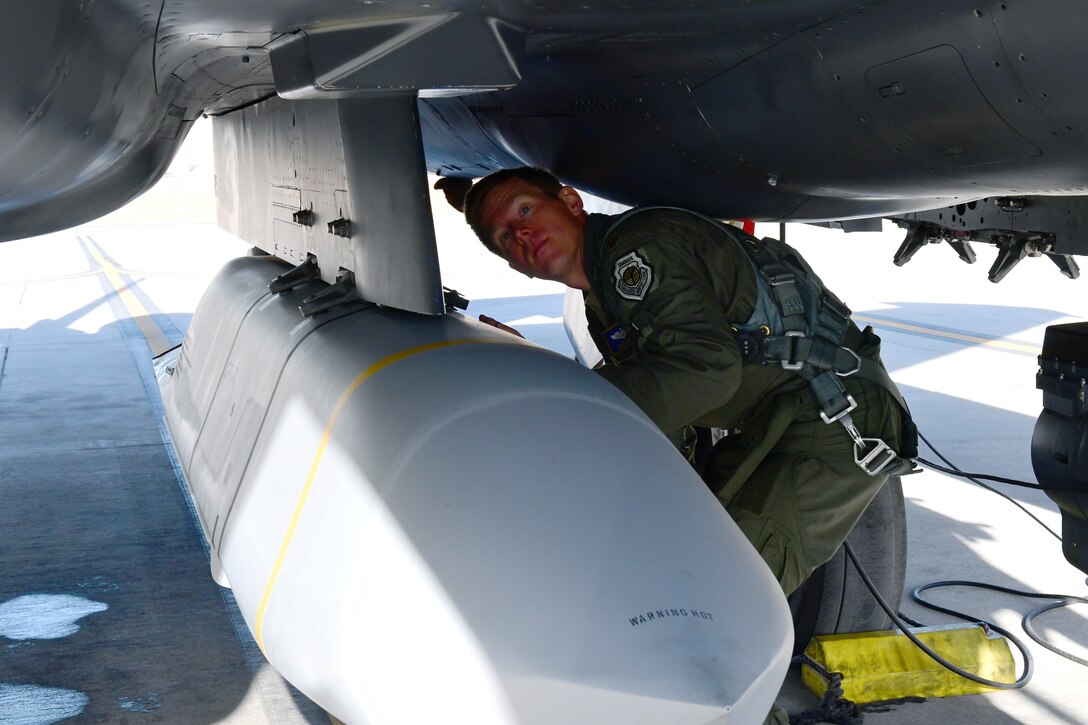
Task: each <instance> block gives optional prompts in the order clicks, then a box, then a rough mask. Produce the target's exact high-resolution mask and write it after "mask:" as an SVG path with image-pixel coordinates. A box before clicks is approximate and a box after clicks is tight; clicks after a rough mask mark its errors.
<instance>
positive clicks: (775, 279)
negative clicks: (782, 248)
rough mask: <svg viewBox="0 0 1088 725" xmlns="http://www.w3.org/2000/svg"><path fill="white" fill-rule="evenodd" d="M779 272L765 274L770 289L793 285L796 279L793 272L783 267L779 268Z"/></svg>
mask: <svg viewBox="0 0 1088 725" xmlns="http://www.w3.org/2000/svg"><path fill="white" fill-rule="evenodd" d="M779 268H780V269H781V270H782V271H781V272H770V273H768V274H767V281H768V282H770V283H771V286H772V287H781V286H782V285H784V284H793V283H794V282H796V281H797V278H796V277H794V276H793V272H790V271H789V270H788V269H786V268H785V267H781V266H779Z"/></svg>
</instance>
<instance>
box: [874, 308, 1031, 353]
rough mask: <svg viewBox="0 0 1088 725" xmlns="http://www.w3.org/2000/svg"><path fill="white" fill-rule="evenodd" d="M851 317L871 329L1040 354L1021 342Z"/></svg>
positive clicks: (905, 323)
mask: <svg viewBox="0 0 1088 725" xmlns="http://www.w3.org/2000/svg"><path fill="white" fill-rule="evenodd" d="M853 317H854V319H855V320H856V321H858V322H864V323H867V324H870V325H872V326H873V327H890V328H892V329H895V330H903V331H905V332H917V333H919V334H922V335H929V336H930V337H943V338H945V339H946V340H956V341H957V342H967V343H970V344H972V345H985V346H986V347H994V348H997V349H999V350H1011V351H1013V352H1026V353H1029V354H1031V355H1038V354H1039V353H1040V352H1042V350H1041V348H1040V347H1039V346H1038V345H1029V344H1027V343H1023V342H1009V341H1008V340H995V339H993V338H991V337H976V336H975V335H967V334H964V333H962V332H951V331H950V330H940V329H937V328H934V327H925V326H923V325H912V324H910V323H907V322H895V321H893V320H885V319H883V318H876V317H866V316H865V315H854V316H853Z"/></svg>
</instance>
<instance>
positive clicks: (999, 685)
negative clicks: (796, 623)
mask: <svg viewBox="0 0 1088 725" xmlns="http://www.w3.org/2000/svg"><path fill="white" fill-rule="evenodd" d="M843 548H844V549H845V550H846V555H847V556H848V557H850V561H852V562H853V563H854V568H855V569H857V572H858V575H859V576H860V577H861V580H862V581H863V582H865V586H867V587H868V588H869V591H870V592H871V593H872V595H873V597H874V598H876V601H877V604H879V605H880V608H881V609H883V610H884V613H885V614H887V615H888V617H889V618H890V619H891V620H892V621H893V622H894V623H895V626H896V627H898V628H899V630H900V631H901V632H903V634H904V635H906V636H907V638H908V639H910V641H911V642H913V643H914V644H915V645H916V646H917V647H918V649H920V650H922V651H923V652H925V653H926V655H928V656H929V657H930V659H932V660H933V661H935V662H937V663H938V664H939V665H941V666H942V667H945V668H947V669H949V670H951V671H952V672H955V673H956V674H957V675H959V676H960V677H964V678H966V679H968V680H971V681H972V682H977V683H979V684H980V685H986V686H987V687H993V688H995V689H998V690H1018V689H1020V688H1021V687H1023V686H1024V685H1026V684H1028V683H1029V682H1031V676H1032V672H1033V670H1034V662H1035V661H1034V659H1033V658H1032V656H1031V652H1029V651H1028V649H1027V647H1026V646H1025V645H1024V643H1023V642H1021V641H1020V640H1018V639H1017V638H1016V637H1015V636H1013V634H1012V633H1011V632H1009V631H1008V630H1005V629H1002V628H1001V627H999V626H997V625H996V624H993V623H992V622H986V621H984V620H978V619H975V618H973V617H965V616H964V615H962V614H960V613H959V612H955V611H953V610H950V609H944V608H940V607H938V606H937V605H932V608H934V609H938V611H942V612H945V613H946V614H951V615H952V616H955V617H959V618H961V619H965V620H966V621H968V622H974V623H976V624H978V625H979V626H981V627H983V628H984V629H988V630H993V631H994V632H997V633H998V634H1001V635H1003V636H1004V637H1005V638H1007V639H1008V640H1009V641H1010V642H1012V643H1013V644H1014V645H1016V648H1017V649H1018V650H1020V655H1021V657H1023V659H1024V672H1023V674H1021V675H1020V677H1019V678H1017V680H1016V681H1015V682H998V681H996V680H988V679H986V678H985V677H980V676H978V675H976V674H975V673H973V672H968V671H967V670H964V669H962V668H960V667H957V666H956V665H954V664H952V663H951V662H949V661H948V660H946V659H945V658H943V657H941V656H940V655H939V654H937V653H936V652H934V651H933V650H932V649H930V648H929V646H928V645H926V643H925V642H923V641H922V640H920V639H918V637H917V636H916V635H915V634H914V633H913V632H911V631H910V629H909V627H908V626H907V624H906V622H904V621H903V620H902V619H900V618H899V616H898V615H896V613H895V612H894V611H893V610H892V608H891V606H890V605H889V604H888V602H886V601H885V600H884V597H883V596H881V594H880V592H879V591H877V588H876V585H875V584H873V580H872V579H870V578H869V575H868V574H867V573H866V571H865V569H864V568H862V566H861V562H860V561H858V558H857V555H855V554H854V549H853V547H851V546H850V543H849V542H845V541H844V542H843ZM932 586H933V585H929V584H927V585H925V587H932ZM925 587H919V589H924V588H925ZM917 592H918V589H915V593H917ZM916 598H917V597H916ZM924 606H931V605H929V604H924Z"/></svg>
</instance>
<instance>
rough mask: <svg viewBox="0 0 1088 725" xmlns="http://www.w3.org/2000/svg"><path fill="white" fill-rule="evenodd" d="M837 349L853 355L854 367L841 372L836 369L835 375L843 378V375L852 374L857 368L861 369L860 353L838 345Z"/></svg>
mask: <svg viewBox="0 0 1088 725" xmlns="http://www.w3.org/2000/svg"><path fill="white" fill-rule="evenodd" d="M839 349H840V350H845V351H846V352H848V353H850V354H851V355H853V356H854V369H853V370H847V371H846V372H845V373H842V372H839V371H838V370H836V371H835V374H836V375H838V376H839V377H840V378H845V377H849V376H850V375H853V374H854V373H856V372H857V371H858V370H861V355H858V354H857V353H856V352H854V351H853V350H851V349H850V348H848V347H840V348H839Z"/></svg>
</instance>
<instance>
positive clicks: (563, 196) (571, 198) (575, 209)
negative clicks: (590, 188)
mask: <svg viewBox="0 0 1088 725" xmlns="http://www.w3.org/2000/svg"><path fill="white" fill-rule="evenodd" d="M559 200H560V201H562V202H563V203H564V204H566V205H567V209H569V210H570V212H571V213H572V214H575V215H578V214H581V213H582V196H581V194H579V193H578V192H577V191H575V190H574V188H573V187H570V186H564V187H563V188H562V189H560V190H559Z"/></svg>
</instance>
